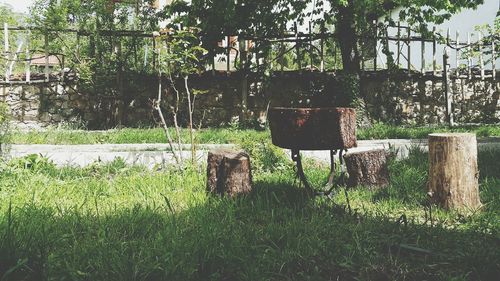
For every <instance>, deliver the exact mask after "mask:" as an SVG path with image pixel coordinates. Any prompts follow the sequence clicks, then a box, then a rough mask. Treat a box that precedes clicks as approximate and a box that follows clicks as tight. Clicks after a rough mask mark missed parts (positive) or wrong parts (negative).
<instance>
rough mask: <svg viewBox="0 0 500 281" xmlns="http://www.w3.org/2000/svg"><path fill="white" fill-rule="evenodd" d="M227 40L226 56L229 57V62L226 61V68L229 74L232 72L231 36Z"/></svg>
mask: <svg viewBox="0 0 500 281" xmlns="http://www.w3.org/2000/svg"><path fill="white" fill-rule="evenodd" d="M226 40H227V46H226V48H227V49H226V56H227V61H226V67H227V72H228V73H229V72H230V71H231V36H229V35H228V36H227V37H226Z"/></svg>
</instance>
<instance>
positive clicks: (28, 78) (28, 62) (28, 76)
mask: <svg viewBox="0 0 500 281" xmlns="http://www.w3.org/2000/svg"><path fill="white" fill-rule="evenodd" d="M30 35H31V33H28V39H26V51H25V52H26V58H25V59H26V82H30V81H31V55H30Z"/></svg>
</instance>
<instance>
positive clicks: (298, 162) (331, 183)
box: [292, 149, 347, 196]
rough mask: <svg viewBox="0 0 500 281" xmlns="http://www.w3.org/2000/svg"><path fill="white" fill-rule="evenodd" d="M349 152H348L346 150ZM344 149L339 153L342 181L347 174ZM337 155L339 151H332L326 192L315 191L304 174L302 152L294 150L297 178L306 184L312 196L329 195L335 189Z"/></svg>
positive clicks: (293, 156)
mask: <svg viewBox="0 0 500 281" xmlns="http://www.w3.org/2000/svg"><path fill="white" fill-rule="evenodd" d="M345 151H347V150H345ZM343 153H344V149H340V150H339V152H338V157H339V161H340V168H341V173H340V179H341V181H343V180H344V177H345V172H344V167H343V164H344V158H343ZM335 154H337V150H330V175H329V176H328V182H327V184H326V188H325V189H324V190H321V191H319V190H314V189H313V188H312V187H311V185H310V184H309V182H308V181H307V177H306V175H305V173H304V167H303V166H302V159H301V157H300V150H298V149H292V160H293V161H294V162H295V164H296V167H297V177H298V178H299V179H300V181H301V182H302V183H303V184H304V187H305V189H306V190H307V192H308V193H309V194H311V195H325V196H327V195H329V194H330V193H332V191H333V190H334V189H335V184H334V178H335Z"/></svg>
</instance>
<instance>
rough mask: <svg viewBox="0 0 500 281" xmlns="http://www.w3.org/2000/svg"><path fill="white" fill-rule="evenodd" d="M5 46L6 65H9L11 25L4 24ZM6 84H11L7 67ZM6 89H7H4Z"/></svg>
mask: <svg viewBox="0 0 500 281" xmlns="http://www.w3.org/2000/svg"><path fill="white" fill-rule="evenodd" d="M3 46H4V57H5V65H6V66H7V65H8V63H9V58H10V55H9V25H8V24H7V23H4V24H3ZM5 82H9V69H8V68H7V67H5ZM4 89H5V87H4Z"/></svg>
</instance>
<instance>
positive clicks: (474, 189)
mask: <svg viewBox="0 0 500 281" xmlns="http://www.w3.org/2000/svg"><path fill="white" fill-rule="evenodd" d="M427 187H428V191H429V195H430V196H431V198H432V200H433V201H434V202H435V203H437V204H439V205H440V206H441V207H443V208H445V209H460V208H478V207H480V206H481V202H480V201H479V171H478V167H477V141H476V135H475V134H465V133H441V134H429V181H428V186H427Z"/></svg>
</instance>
